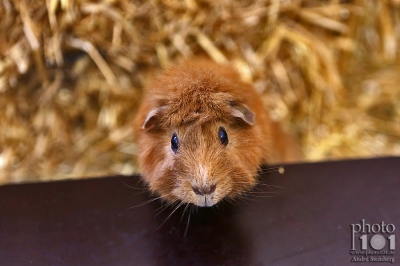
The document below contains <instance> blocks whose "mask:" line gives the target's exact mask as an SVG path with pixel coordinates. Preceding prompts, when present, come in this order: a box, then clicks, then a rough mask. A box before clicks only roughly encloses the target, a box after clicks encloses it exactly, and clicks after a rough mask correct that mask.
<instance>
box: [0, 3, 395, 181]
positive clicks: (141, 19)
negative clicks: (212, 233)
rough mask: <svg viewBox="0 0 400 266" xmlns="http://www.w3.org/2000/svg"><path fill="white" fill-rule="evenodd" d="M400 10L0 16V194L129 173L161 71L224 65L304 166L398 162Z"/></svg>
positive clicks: (16, 8)
mask: <svg viewBox="0 0 400 266" xmlns="http://www.w3.org/2000/svg"><path fill="white" fill-rule="evenodd" d="M399 5H400V1H397V0H393V1H389V0H387V1H369V0H365V1H361V0H358V1H336V0H331V1H313V0H296V1H295V0H293V1H289V0H287V1H279V0H254V1H228V0H220V1H211V0H210V1H197V0H185V1H180V0H167V1H161V0H149V1H128V0H122V1H113V0H109V1H79V0H76V1H72V0H61V1H58V0H46V1H43V2H42V1H32V0H31V1H29V0H24V1H12V0H4V1H2V3H1V4H0V19H1V23H0V52H1V53H0V55H1V57H0V183H9V182H20V181H37V180H49V179H62V178H82V177H89V176H100V175H109V174H131V173H134V172H136V171H137V168H136V166H135V155H136V149H135V144H134V141H133V135H132V127H131V123H132V119H133V118H134V116H135V112H136V109H137V107H138V102H139V101H140V97H141V94H142V92H143V88H144V87H145V85H146V84H147V83H148V82H149V81H150V80H151V78H152V76H153V75H154V74H156V73H157V71H158V70H159V69H160V68H163V67H167V66H168V65H170V64H171V63H173V62H175V61H176V60H179V59H181V58H190V57H192V56H196V55H203V56H208V57H210V58H212V59H213V60H215V61H217V62H219V63H227V62H231V63H233V64H234V66H235V67H236V68H237V69H238V71H239V72H240V73H241V75H242V77H243V79H245V80H247V81H250V82H253V83H254V84H255V85H256V88H257V89H258V90H259V91H260V92H261V93H262V95H263V100H264V103H265V107H266V108H267V109H268V110H269V111H270V113H271V116H272V117H273V118H274V119H276V120H281V121H283V123H284V124H285V125H286V126H287V127H290V128H291V129H292V130H293V131H295V132H296V133H297V134H298V135H299V137H300V140H301V144H302V147H303V150H304V153H305V155H306V160H323V159H337V158H348V157H369V156H379V155H399V154H400V141H399V140H400V124H399V122H400V104H399V103H400V90H399V88H398V86H399V84H400V77H399V71H400V67H399V64H398V62H399V61H398V59H399V39H400V37H399V36H400V15H399V14H400V11H399V8H400V7H399Z"/></svg>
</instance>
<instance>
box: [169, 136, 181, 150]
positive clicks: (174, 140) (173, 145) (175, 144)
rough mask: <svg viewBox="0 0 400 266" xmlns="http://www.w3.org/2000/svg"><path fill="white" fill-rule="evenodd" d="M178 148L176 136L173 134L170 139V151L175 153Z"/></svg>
mask: <svg viewBox="0 0 400 266" xmlns="http://www.w3.org/2000/svg"><path fill="white" fill-rule="evenodd" d="M178 148H179V139H178V136H177V135H176V134H175V133H174V134H172V138H171V149H172V150H173V151H174V152H175V153H176V152H177V151H178Z"/></svg>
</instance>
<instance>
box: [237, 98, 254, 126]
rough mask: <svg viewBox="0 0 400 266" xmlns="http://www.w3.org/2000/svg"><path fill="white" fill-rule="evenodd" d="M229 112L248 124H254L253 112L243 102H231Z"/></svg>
mask: <svg viewBox="0 0 400 266" xmlns="http://www.w3.org/2000/svg"><path fill="white" fill-rule="evenodd" d="M231 114H232V115H233V116H234V117H238V118H240V119H242V120H243V121H244V122H246V123H247V124H249V125H254V123H255V116H256V115H255V114H254V112H253V111H252V110H251V109H250V108H249V107H248V106H247V105H245V104H238V103H231Z"/></svg>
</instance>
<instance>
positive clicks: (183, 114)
mask: <svg viewBox="0 0 400 266" xmlns="http://www.w3.org/2000/svg"><path fill="white" fill-rule="evenodd" d="M260 98H261V97H260V95H259V94H258V93H257V91H256V90H255V88H254V87H253V86H252V85H250V84H247V83H245V82H243V81H242V80H241V79H240V76H239V75H238V73H236V72H235V71H234V70H233V69H232V68H231V67H229V66H222V65H218V64H216V63H214V62H212V61H209V60H206V59H197V60H191V61H185V62H183V63H181V64H179V65H176V66H174V67H171V68H169V69H167V70H166V71H164V72H163V73H162V74H161V75H160V76H159V77H158V78H156V79H155V80H154V82H153V83H152V85H151V86H150V87H149V88H148V89H147V90H146V92H145V94H144V97H143V100H142V104H141V106H140V108H139V111H138V114H137V116H136V118H135V121H134V133H135V136H136V140H137V145H138V151H139V156H138V159H139V167H140V168H141V171H142V176H143V179H144V181H145V182H146V183H147V184H148V186H149V188H150V190H151V191H153V192H155V193H156V194H159V195H160V197H161V198H163V199H164V200H166V201H168V202H181V203H193V204H195V205H197V206H213V205H215V204H216V203H218V202H220V201H221V200H223V199H234V198H236V197H239V196H241V195H242V194H243V193H244V192H246V191H248V190H250V189H251V188H252V187H253V186H254V185H255V184H256V183H257V176H258V169H259V168H260V166H261V165H262V164H269V163H275V162H288V161H293V160H297V159H299V152H298V151H297V148H296V145H297V144H296V143H295V141H294V139H293V138H292V137H291V136H289V135H288V134H286V133H285V132H283V130H282V128H281V127H280V125H279V124H278V123H275V122H272V121H271V120H270V118H269V116H268V114H267V112H266V111H265V110H264V107H263V103H262V102H261V100H260Z"/></svg>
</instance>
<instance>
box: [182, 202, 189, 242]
mask: <svg viewBox="0 0 400 266" xmlns="http://www.w3.org/2000/svg"><path fill="white" fill-rule="evenodd" d="M185 209H186V208H185ZM189 223H190V212H189V215H188V221H187V224H186V228H185V233H184V234H183V236H186V235H187V232H188V229H189Z"/></svg>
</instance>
